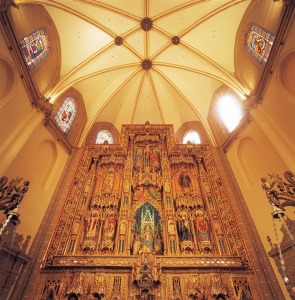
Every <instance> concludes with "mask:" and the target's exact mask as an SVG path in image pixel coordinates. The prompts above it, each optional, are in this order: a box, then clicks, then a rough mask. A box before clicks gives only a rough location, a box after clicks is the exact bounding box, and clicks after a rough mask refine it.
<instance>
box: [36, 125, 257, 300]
mask: <svg viewBox="0 0 295 300" xmlns="http://www.w3.org/2000/svg"><path fill="white" fill-rule="evenodd" d="M64 201H65V204H64V207H63V210H62V212H61V215H60V219H59V222H58V224H57V226H56V230H55V232H54V234H53V236H52V239H51V242H50V245H49V247H48V251H47V253H46V256H45V261H44V264H43V271H42V274H40V276H39V285H40V287H39V288H38V293H39V294H38V295H37V296H36V297H37V298H36V299H45V298H46V297H47V296H46V295H48V297H51V296H50V295H52V296H54V299H69V297H76V298H79V299H93V297H97V299H107V300H115V299H128V300H135V299H158V300H167V299H181V300H182V299H217V297H221V298H219V299H226V298H227V297H229V298H231V299H249V300H250V299H258V298H259V297H256V293H257V291H256V290H255V285H254V284H253V282H254V279H255V278H254V276H253V274H252V273H251V266H250V263H249V259H248V254H247V251H246V248H245V246H244V242H243V238H242V236H241V234H240V230H239V228H238V225H237V222H236V221H235V218H234V213H233V211H232V208H231V205H230V201H229V198H228V195H227V191H226V190H225V186H224V184H223V180H222V178H221V175H220V173H219V168H218V165H217V163H216V161H215V158H214V155H213V150H212V148H211V147H210V146H209V145H193V144H185V145H183V144H181V145H178V144H176V143H175V140H174V133H173V128H172V126H170V125H150V124H149V123H146V124H143V125H126V126H123V128H122V133H121V138H120V144H114V145H109V144H100V145H89V146H86V147H85V148H84V151H83V153H82V156H81V159H80V162H79V165H78V168H77V170H76V173H75V176H74V179H73V182H72V185H71V187H70V190H69V192H68V195H67V198H66V199H64ZM61 268H62V270H63V272H59V271H58V269H61ZM91 297H92V298H91ZM222 297H223V298H222ZM241 297H242V298H241ZM46 299H47V298H46Z"/></svg>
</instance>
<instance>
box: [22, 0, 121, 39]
mask: <svg viewBox="0 0 295 300" xmlns="http://www.w3.org/2000/svg"><path fill="white" fill-rule="evenodd" d="M21 3H35V4H42V5H48V6H51V7H54V8H58V9H61V10H63V11H65V12H67V13H69V14H71V15H73V16H76V17H78V18H80V19H82V20H84V21H86V22H88V23H90V24H92V25H93V26H95V27H97V28H99V29H101V30H103V31H104V32H106V33H107V34H108V35H110V36H111V37H113V38H115V37H116V34H115V33H114V32H112V31H111V30H109V29H108V28H107V27H105V26H103V25H102V24H101V23H98V22H96V21H94V20H93V19H91V18H89V17H87V16H85V15H84V14H82V13H80V12H79V11H77V10H75V9H72V8H69V7H68V6H66V5H63V4H60V3H58V2H56V1H46V0H38V1H34V0H23V1H22V2H21Z"/></svg>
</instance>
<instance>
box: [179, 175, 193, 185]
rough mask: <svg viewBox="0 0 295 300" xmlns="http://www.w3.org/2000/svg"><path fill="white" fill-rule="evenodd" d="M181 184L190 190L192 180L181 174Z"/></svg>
mask: <svg viewBox="0 0 295 300" xmlns="http://www.w3.org/2000/svg"><path fill="white" fill-rule="evenodd" d="M179 182H180V185H181V186H182V187H183V188H189V187H190V184H191V179H190V177H189V175H187V174H181V175H180V177H179Z"/></svg>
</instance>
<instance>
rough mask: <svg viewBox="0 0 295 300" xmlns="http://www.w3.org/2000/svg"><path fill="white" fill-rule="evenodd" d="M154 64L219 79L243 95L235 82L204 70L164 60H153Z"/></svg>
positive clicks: (242, 91)
mask: <svg viewBox="0 0 295 300" xmlns="http://www.w3.org/2000/svg"><path fill="white" fill-rule="evenodd" d="M154 65H155V66H163V67H171V68H176V69H181V70H185V71H189V72H192V73H196V74H200V75H203V76H206V77H209V78H212V79H215V80H217V81H220V82H222V83H224V84H226V85H228V86H229V87H231V88H232V89H233V90H235V91H236V92H237V93H239V94H242V95H244V90H243V89H241V86H239V85H236V83H235V82H231V81H227V80H225V79H223V78H222V77H219V76H216V75H214V74H212V73H208V72H204V71H201V70H197V69H193V68H190V67H186V66H181V65H175V64H171V63H164V62H154Z"/></svg>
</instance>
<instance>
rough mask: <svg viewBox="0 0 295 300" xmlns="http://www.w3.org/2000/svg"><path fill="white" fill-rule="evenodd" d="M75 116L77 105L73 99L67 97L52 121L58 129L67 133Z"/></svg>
mask: <svg viewBox="0 0 295 300" xmlns="http://www.w3.org/2000/svg"><path fill="white" fill-rule="evenodd" d="M76 114H77V104H76V101H75V99H73V98H71V97H67V98H66V99H65V101H64V102H63V104H62V105H61V107H60V108H59V110H58V112H57V113H56V115H55V117H54V120H55V122H56V124H57V125H58V126H59V127H60V129H61V130H62V131H63V132H64V133H67V132H68V131H69V129H70V128H71V125H72V124H73V121H74V119H75V117H76Z"/></svg>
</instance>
